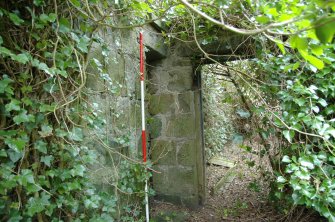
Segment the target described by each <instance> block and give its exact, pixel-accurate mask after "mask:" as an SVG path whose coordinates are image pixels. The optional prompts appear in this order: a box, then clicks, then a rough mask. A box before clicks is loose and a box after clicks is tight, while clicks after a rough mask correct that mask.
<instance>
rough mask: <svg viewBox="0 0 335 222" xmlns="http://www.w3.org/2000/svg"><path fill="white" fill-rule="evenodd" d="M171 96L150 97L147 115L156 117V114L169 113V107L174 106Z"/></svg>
mask: <svg viewBox="0 0 335 222" xmlns="http://www.w3.org/2000/svg"><path fill="white" fill-rule="evenodd" d="M174 103H175V100H174V95H173V94H159V95H151V96H150V101H149V113H150V114H152V115H156V114H158V113H167V112H169V111H171V109H170V107H171V106H172V105H174Z"/></svg>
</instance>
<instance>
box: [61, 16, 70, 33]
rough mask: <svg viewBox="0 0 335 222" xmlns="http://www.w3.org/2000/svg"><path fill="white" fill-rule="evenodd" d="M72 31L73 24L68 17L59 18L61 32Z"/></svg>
mask: <svg viewBox="0 0 335 222" xmlns="http://www.w3.org/2000/svg"><path fill="white" fill-rule="evenodd" d="M70 31H71V24H70V22H69V20H68V19H66V18H61V19H59V32H62V33H68V32H70Z"/></svg>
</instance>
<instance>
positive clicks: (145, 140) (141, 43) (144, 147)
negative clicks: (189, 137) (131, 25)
mask: <svg viewBox="0 0 335 222" xmlns="http://www.w3.org/2000/svg"><path fill="white" fill-rule="evenodd" d="M140 80H141V113H142V155H143V163H144V164H145V163H146V162H147V137H146V133H145V107H144V57H143V35H142V32H140ZM144 192H145V215H146V221H147V222H149V198H148V180H145V188H144Z"/></svg>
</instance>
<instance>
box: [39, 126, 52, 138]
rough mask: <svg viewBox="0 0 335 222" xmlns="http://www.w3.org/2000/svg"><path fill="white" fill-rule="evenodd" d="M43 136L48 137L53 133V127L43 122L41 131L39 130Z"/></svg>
mask: <svg viewBox="0 0 335 222" xmlns="http://www.w3.org/2000/svg"><path fill="white" fill-rule="evenodd" d="M38 134H40V136H41V137H43V138H44V137H48V136H51V135H52V127H51V126H50V125H46V124H43V125H42V126H41V131H38Z"/></svg>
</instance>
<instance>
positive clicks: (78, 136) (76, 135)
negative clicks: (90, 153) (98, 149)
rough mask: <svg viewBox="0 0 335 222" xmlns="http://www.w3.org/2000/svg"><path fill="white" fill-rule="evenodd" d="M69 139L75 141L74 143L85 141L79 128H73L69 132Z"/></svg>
mask: <svg viewBox="0 0 335 222" xmlns="http://www.w3.org/2000/svg"><path fill="white" fill-rule="evenodd" d="M68 137H69V139H71V140H74V141H78V142H81V141H83V138H84V136H83V132H82V129H81V128H78V127H73V129H72V131H71V132H69V136H68Z"/></svg>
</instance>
